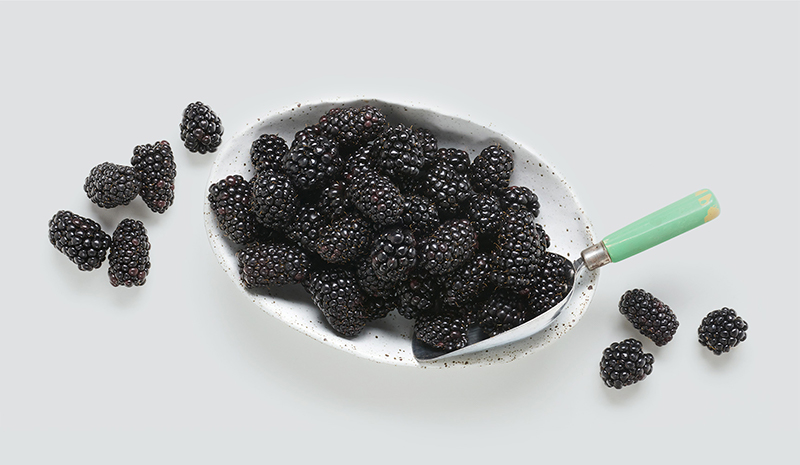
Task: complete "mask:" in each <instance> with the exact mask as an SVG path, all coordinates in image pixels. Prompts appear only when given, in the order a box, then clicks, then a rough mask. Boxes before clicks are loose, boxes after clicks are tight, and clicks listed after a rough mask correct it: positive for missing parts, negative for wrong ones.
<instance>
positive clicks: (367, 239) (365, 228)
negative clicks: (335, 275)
mask: <svg viewBox="0 0 800 465" xmlns="http://www.w3.org/2000/svg"><path fill="white" fill-rule="evenodd" d="M371 243H372V228H371V227H370V224H369V223H368V222H367V221H366V220H365V219H364V218H362V217H361V216H359V215H356V214H349V215H345V216H343V217H342V218H339V219H338V220H334V221H333V222H332V223H330V224H327V225H325V226H324V227H323V228H322V229H321V230H320V233H319V237H318V238H317V242H316V246H317V247H316V251H317V253H318V254H319V256H320V257H322V259H323V260H325V261H326V262H328V263H350V262H353V261H355V260H356V259H358V258H359V257H361V256H363V255H366V254H367V253H369V248H370V244H371Z"/></svg>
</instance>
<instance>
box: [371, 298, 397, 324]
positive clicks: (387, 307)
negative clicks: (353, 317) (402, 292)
mask: <svg viewBox="0 0 800 465" xmlns="http://www.w3.org/2000/svg"><path fill="white" fill-rule="evenodd" d="M396 308H397V300H396V299H383V298H368V299H366V301H365V304H364V317H365V319H366V320H367V321H375V320H380V319H381V318H386V317H387V316H389V314H390V313H392V312H393V311H394V310H395V309H396Z"/></svg>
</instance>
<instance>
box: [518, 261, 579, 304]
mask: <svg viewBox="0 0 800 465" xmlns="http://www.w3.org/2000/svg"><path fill="white" fill-rule="evenodd" d="M574 281H575V268H574V267H573V266H572V263H571V262H570V261H569V260H567V259H566V258H565V257H562V256H561V255H558V254H554V253H551V252H545V253H544V255H543V256H542V257H541V258H540V259H539V264H538V270H537V272H536V275H535V276H534V278H533V280H532V281H531V285H530V291H529V294H528V302H529V306H530V309H531V312H532V314H531V317H532V318H533V317H535V316H537V315H539V314H541V313H544V312H546V311H547V310H550V309H551V308H553V307H555V305H556V304H558V303H559V302H561V301H562V300H564V299H565V298H566V297H567V294H569V291H570V290H572V285H573V283H574Z"/></svg>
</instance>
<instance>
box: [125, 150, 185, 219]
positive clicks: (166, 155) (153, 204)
mask: <svg viewBox="0 0 800 465" xmlns="http://www.w3.org/2000/svg"><path fill="white" fill-rule="evenodd" d="M131 165H132V166H133V168H134V169H136V172H137V173H138V175H139V179H140V180H141V181H142V187H141V190H140V191H139V195H140V196H141V197H142V200H144V203H145V204H146V205H147V207H148V208H150V210H152V211H153V212H155V213H164V212H165V211H167V209H168V208H169V207H170V205H172V202H173V201H174V200H175V176H176V175H177V171H176V165H175V157H174V155H173V154H172V148H171V147H170V146H169V142H167V141H165V140H162V141H160V142H156V143H154V144H144V145H137V146H136V147H134V149H133V157H131Z"/></svg>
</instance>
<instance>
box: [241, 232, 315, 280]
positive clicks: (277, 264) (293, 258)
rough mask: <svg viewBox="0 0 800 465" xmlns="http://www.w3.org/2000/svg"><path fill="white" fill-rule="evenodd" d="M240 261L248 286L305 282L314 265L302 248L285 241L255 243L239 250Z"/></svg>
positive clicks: (243, 276)
mask: <svg viewBox="0 0 800 465" xmlns="http://www.w3.org/2000/svg"><path fill="white" fill-rule="evenodd" d="M236 260H237V261H238V263H239V274H240V276H241V278H242V284H243V285H244V287H245V288H247V289H252V288H255V287H268V286H285V285H287V284H298V283H302V282H303V281H304V280H305V279H306V278H307V277H308V273H309V271H310V268H311V261H310V260H309V258H308V256H307V255H306V254H305V252H303V251H302V249H300V247H298V246H296V245H292V244H285V243H281V242H267V243H261V242H251V243H250V244H246V245H245V246H244V247H243V248H242V249H240V250H238V251H237V252H236Z"/></svg>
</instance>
